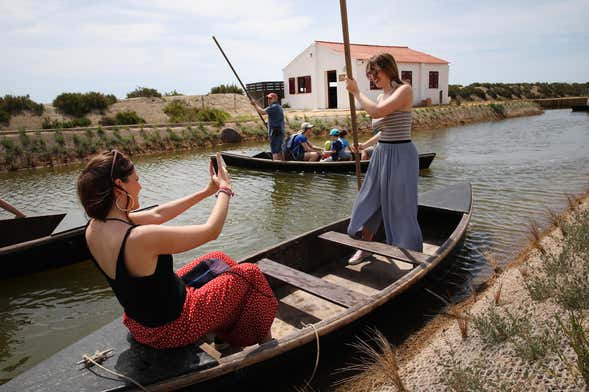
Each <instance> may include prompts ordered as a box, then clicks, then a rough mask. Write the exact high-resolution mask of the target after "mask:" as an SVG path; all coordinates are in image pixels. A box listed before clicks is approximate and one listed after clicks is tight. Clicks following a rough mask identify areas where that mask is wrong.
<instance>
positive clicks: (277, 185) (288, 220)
mask: <svg viewBox="0 0 589 392" xmlns="http://www.w3.org/2000/svg"><path fill="white" fill-rule="evenodd" d="M414 140H415V143H416V145H417V147H418V150H419V151H420V152H430V151H433V152H436V153H437V156H436V159H435V160H434V162H433V164H432V166H431V168H430V169H429V170H426V171H422V172H421V176H420V180H419V189H420V191H425V190H429V189H433V188H437V187H440V186H445V185H447V184H449V183H452V182H456V181H464V180H469V181H471V182H472V186H473V193H474V207H473V208H474V210H473V218H472V221H471V224H470V227H469V230H468V233H467V237H466V240H465V243H464V246H463V248H462V249H461V251H460V252H459V253H458V254H457V255H455V256H454V257H452V258H451V259H449V260H448V261H447V262H445V263H444V266H443V268H440V269H439V270H436V273H435V274H431V275H430V276H428V278H427V280H425V281H424V282H423V283H422V286H420V287H430V288H435V290H436V291H437V292H439V293H440V294H443V295H446V293H448V295H449V296H454V297H460V296H463V295H465V294H466V293H467V292H468V290H469V283H468V282H469V281H472V282H473V284H474V285H476V284H478V283H480V282H481V281H482V280H484V279H485V278H486V277H488V276H489V275H490V274H491V273H492V271H491V269H490V267H489V266H488V264H487V262H486V261H485V258H484V255H483V252H485V251H486V250H491V251H492V252H493V254H494V255H495V257H496V258H497V259H498V261H499V262H500V263H505V262H506V261H508V260H509V259H510V258H511V257H513V256H514V255H515V254H516V253H517V252H518V251H519V250H520V249H521V246H522V244H523V243H524V242H525V240H526V236H527V234H526V226H527V224H528V223H529V220H530V219H531V218H533V219H535V220H537V221H538V222H539V223H541V224H543V223H546V222H547V217H546V214H545V210H546V208H551V209H553V210H562V209H563V207H564V206H565V205H566V194H574V193H578V192H580V191H582V190H583V189H584V188H585V187H586V186H587V185H588V184H589V155H588V154H587V153H586V151H587V149H588V147H589V117H588V116H587V115H585V114H582V115H581V116H578V115H574V114H571V113H570V111H568V110H558V111H548V112H546V113H545V114H544V115H541V116H534V117H525V118H518V119H510V120H504V121H499V122H494V123H482V124H475V125H469V126H464V127H456V128H448V129H440V130H433V131H419V132H415V133H414ZM313 143H315V144H322V143H321V140H314V141H313ZM263 148H265V144H259V143H252V144H244V145H240V146H239V147H238V148H237V149H236V151H239V152H245V153H254V152H257V151H259V150H260V149H263ZM210 153H211V151H199V152H190V153H186V152H185V153H171V154H165V155H157V156H148V157H136V158H135V159H134V161H135V164H136V167H137V170H138V172H139V175H140V178H141V182H142V185H143V191H142V196H141V201H142V205H144V206H146V205H149V204H159V203H162V202H165V201H167V200H170V199H172V198H174V197H179V196H183V195H185V194H186V193H188V192H190V191H192V190H198V189H200V188H202V187H204V186H206V183H207V181H208V155H209V154H210ZM79 170H80V167H68V168H56V169H42V170H37V171H31V172H18V173H8V174H2V175H0V195H1V196H2V197H6V198H7V199H8V200H10V201H11V203H12V204H14V205H15V206H17V207H18V208H21V209H22V210H24V211H25V212H26V213H29V214H45V213H50V212H51V213H56V212H61V211H64V210H67V209H72V208H79V207H78V202H77V200H76V196H75V180H76V177H77V175H78V173H79ZM231 174H232V177H233V186H234V191H235V193H236V197H235V198H233V199H232V201H231V206H230V213H229V217H228V219H227V222H226V224H225V228H224V230H223V233H222V235H221V236H220V238H219V239H218V240H217V241H214V242H213V243H209V244H206V245H204V246H202V247H200V248H198V249H196V250H193V251H190V252H186V253H183V254H180V255H176V256H175V261H174V263H175V266H176V267H179V266H180V265H182V264H184V263H185V262H187V261H188V260H190V259H192V258H194V257H196V256H198V255H200V254H203V253H205V252H208V251H211V250H217V249H222V250H224V251H226V252H227V253H229V254H230V255H232V256H233V257H235V258H237V259H239V258H242V257H245V256H247V255H249V254H251V253H253V252H254V251H256V250H260V249H263V248H265V247H269V246H272V245H274V244H276V243H277V242H279V241H283V240H285V239H288V238H291V237H293V236H295V235H297V234H300V233H303V232H306V231H309V230H311V229H313V228H316V227H317V226H320V225H324V224H327V223H329V222H332V221H334V220H336V219H340V218H343V217H346V216H348V215H349V212H350V209H351V206H352V203H353V201H354V197H355V194H356V179H355V177H354V176H353V175H344V174H312V173H303V174H299V173H267V172H260V171H255V170H240V169H237V168H235V169H234V168H232V169H231ZM213 203H214V198H210V199H208V200H204V201H203V202H201V203H200V204H199V205H196V206H194V207H193V208H191V209H190V210H189V211H187V213H185V214H183V215H182V216H180V217H178V218H177V219H175V220H174V222H171V223H172V224H198V223H203V222H205V221H206V219H207V218H208V215H209V213H210V211H211V208H212V206H213ZM0 217H6V215H2V213H1V212H0ZM420 290H421V291H419V289H415V290H412V291H411V295H412V296H413V297H412V298H411V301H413V302H412V304H411V305H407V307H403V306H401V305H399V306H401V310H398V311H402V312H409V310H408V309H413V310H412V311H413V312H416V313H419V314H422V313H424V309H423V308H418V309H416V306H415V303H427V301H430V302H431V301H432V299H431V298H430V297H431V295H429V294H423V292H424V291H423V289H420ZM426 298H428V299H426ZM391 306H393V305H391ZM395 306H396V305H395ZM425 306H426V307H428V306H429V305H425ZM389 311H390V309H389ZM120 314H121V310H120V308H119V306H118V304H117V303H116V300H114V299H113V297H112V294H111V292H110V289H109V288H108V286H107V285H106V282H105V281H104V279H103V278H102V276H101V275H100V274H99V273H98V272H97V271H96V270H95V268H94V267H93V266H92V265H91V264H89V263H88V262H85V263H80V264H76V265H74V266H69V267H67V268H63V269H59V270H53V271H48V272H44V273H40V274H36V275H34V276H29V277H23V278H19V279H13V280H9V281H3V282H2V285H1V287H0V331H1V332H0V379H6V378H10V377H13V376H14V375H16V374H18V373H20V372H22V371H23V370H25V369H27V368H28V367H30V366H32V365H33V364H35V363H38V362H39V361H41V360H42V359H44V358H46V357H48V356H49V355H51V354H52V353H55V352H56V351H58V350H60V349H61V348H63V347H64V346H66V345H67V344H69V343H72V342H74V341H76V340H77V339H79V338H80V337H82V336H84V335H86V334H87V333H88V332H90V331H92V330H94V329H96V328H98V327H99V326H101V325H103V324H106V323H107V322H109V321H111V320H112V319H114V318H115V317H117V316H118V315H120ZM403 314H405V313H403ZM383 318H384V319H386V317H384V316H378V315H375V316H374V320H378V323H383V322H384V324H382V327H383V328H385V329H386V328H389V326H388V325H389V324H394V322H393V321H395V322H396V320H393V321H390V320H389V321H383V320H381V319H383ZM407 319H408V320H412V321H411V322H413V323H415V324H417V325H418V324H419V323H420V321H416V320H421V319H420V318H419V317H417V316H415V317H413V318H412V317H410V316H407ZM375 322H376V321H375ZM379 326H381V325H379ZM402 326H403V327H407V326H406V325H405V324H402ZM390 328H393V326H392V325H391V326H390ZM399 328H400V327H399ZM405 331H411V329H410V328H409V329H407V328H406V329H405ZM405 333H409V332H405ZM401 335H402V334H401ZM401 335H399V336H401Z"/></svg>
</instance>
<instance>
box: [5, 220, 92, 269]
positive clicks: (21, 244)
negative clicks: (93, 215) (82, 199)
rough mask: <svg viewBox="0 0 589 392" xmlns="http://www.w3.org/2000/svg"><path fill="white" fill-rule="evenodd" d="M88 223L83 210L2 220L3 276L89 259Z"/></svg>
mask: <svg viewBox="0 0 589 392" xmlns="http://www.w3.org/2000/svg"><path fill="white" fill-rule="evenodd" d="M85 225H86V218H85V217H84V216H83V214H82V213H81V212H70V213H67V214H53V215H40V216H31V217H25V218H16V219H3V220H0V232H2V237H1V238H0V263H1V265H2V268H1V269H0V271H1V272H0V278H10V277H13V276H18V275H26V274H30V273H34V272H38V271H42V270H44V269H48V268H54V267H60V266H64V265H67V264H72V263H75V262H78V261H82V260H87V259H88V258H89V253H88V249H87V247H86V244H85V242H84V239H83V233H84V227H85Z"/></svg>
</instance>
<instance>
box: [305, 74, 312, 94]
mask: <svg viewBox="0 0 589 392" xmlns="http://www.w3.org/2000/svg"><path fill="white" fill-rule="evenodd" d="M305 88H306V91H305V92H307V93H310V92H311V76H305Z"/></svg>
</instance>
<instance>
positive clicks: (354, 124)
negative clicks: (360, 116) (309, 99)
mask: <svg viewBox="0 0 589 392" xmlns="http://www.w3.org/2000/svg"><path fill="white" fill-rule="evenodd" d="M339 6H340V11H341V14H342V31H343V34H344V55H345V57H346V76H347V77H348V79H353V75H352V58H351V55H350V35H349V33H348V11H347V9H346V0H340V2H339ZM348 98H349V100H350V117H351V118H352V136H353V138H354V149H355V150H356V152H355V154H354V159H355V161H356V178H357V180H358V190H360V187H361V186H362V177H361V170H360V149H359V148H358V124H357V122H356V101H355V99H354V96H353V95H352V93H348Z"/></svg>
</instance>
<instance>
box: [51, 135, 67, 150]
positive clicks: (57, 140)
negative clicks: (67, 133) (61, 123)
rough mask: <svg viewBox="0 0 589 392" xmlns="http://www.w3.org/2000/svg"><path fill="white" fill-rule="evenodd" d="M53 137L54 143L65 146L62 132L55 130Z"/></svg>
mask: <svg viewBox="0 0 589 392" xmlns="http://www.w3.org/2000/svg"><path fill="white" fill-rule="evenodd" d="M53 137H54V139H55V145H57V146H61V147H65V138H64V137H63V133H61V131H55V134H54V135H53Z"/></svg>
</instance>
